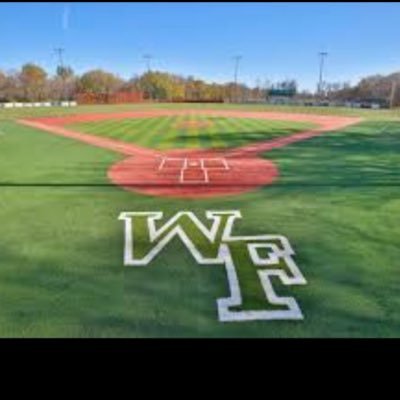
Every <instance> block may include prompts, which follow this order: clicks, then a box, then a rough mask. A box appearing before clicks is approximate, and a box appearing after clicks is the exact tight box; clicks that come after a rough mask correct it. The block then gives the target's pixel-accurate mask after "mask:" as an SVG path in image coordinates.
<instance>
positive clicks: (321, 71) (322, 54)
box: [317, 51, 328, 95]
mask: <svg viewBox="0 0 400 400" xmlns="http://www.w3.org/2000/svg"><path fill="white" fill-rule="evenodd" d="M318 55H319V57H320V62H319V81H318V90H317V92H318V94H319V95H321V94H322V85H323V74H324V65H325V57H327V56H328V53H327V52H326V51H320V52H319V53H318Z"/></svg>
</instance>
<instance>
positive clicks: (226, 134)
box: [69, 114, 313, 149]
mask: <svg viewBox="0 0 400 400" xmlns="http://www.w3.org/2000/svg"><path fill="white" fill-rule="evenodd" d="M196 122H198V125H197V126H196ZM207 123H209V126H206V125H207ZM204 124H205V125H204ZM202 125H204V126H202ZM69 126H73V128H74V129H78V130H80V131H82V132H85V133H88V134H92V135H99V136H103V137H109V138H113V139H117V140H121V141H125V142H128V143H136V144H138V145H140V146H145V147H152V148H157V149H171V148H235V147H238V146H242V145H245V144H247V143H251V142H257V141H260V140H268V139H272V138H275V137H278V136H282V135H290V134H293V133H294V132H299V131H302V130H306V129H309V128H310V127H312V126H313V125H312V124H307V123H293V122H290V121H279V120H261V119H250V118H230V117H216V116H207V115H206V114H200V115H176V116H170V117H150V118H140V119H134V118H131V119H123V120H120V119H112V120H107V121H93V122H85V123H81V124H74V125H69Z"/></svg>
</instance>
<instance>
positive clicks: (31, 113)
mask: <svg viewBox="0 0 400 400" xmlns="http://www.w3.org/2000/svg"><path fill="white" fill-rule="evenodd" d="M158 108H159V109H187V108H191V109H214V110H243V111H245V110H248V111H279V112H288V113H308V114H321V115H345V116H354V117H362V118H365V119H371V120H393V119H395V120H400V108H397V109H393V110H368V109H354V108H343V107H305V106H285V105H270V104H213V103H210V104H207V103H205V104H195V103H190V104H189V103H175V104H171V103H139V104H118V105H87V106H78V107H71V108H66V107H51V108H47V107H42V108H21V109H1V108H0V120H13V119H16V118H26V117H41V116H63V115H72V114H87V113H113V112H125V111H134V110H153V109H158Z"/></svg>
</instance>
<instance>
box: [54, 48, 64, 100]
mask: <svg viewBox="0 0 400 400" xmlns="http://www.w3.org/2000/svg"><path fill="white" fill-rule="evenodd" d="M54 51H55V52H56V53H57V54H58V67H59V69H60V70H61V80H62V93H61V99H60V100H62V98H63V97H65V70H64V60H63V53H64V51H65V49H64V48H62V47H57V48H55V49H54Z"/></svg>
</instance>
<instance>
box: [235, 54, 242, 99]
mask: <svg viewBox="0 0 400 400" xmlns="http://www.w3.org/2000/svg"><path fill="white" fill-rule="evenodd" d="M233 59H234V60H235V72H234V77H233V79H234V82H235V96H234V97H235V100H236V101H237V100H238V83H237V80H238V71H239V63H240V60H241V59H242V56H235V57H233Z"/></svg>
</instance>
